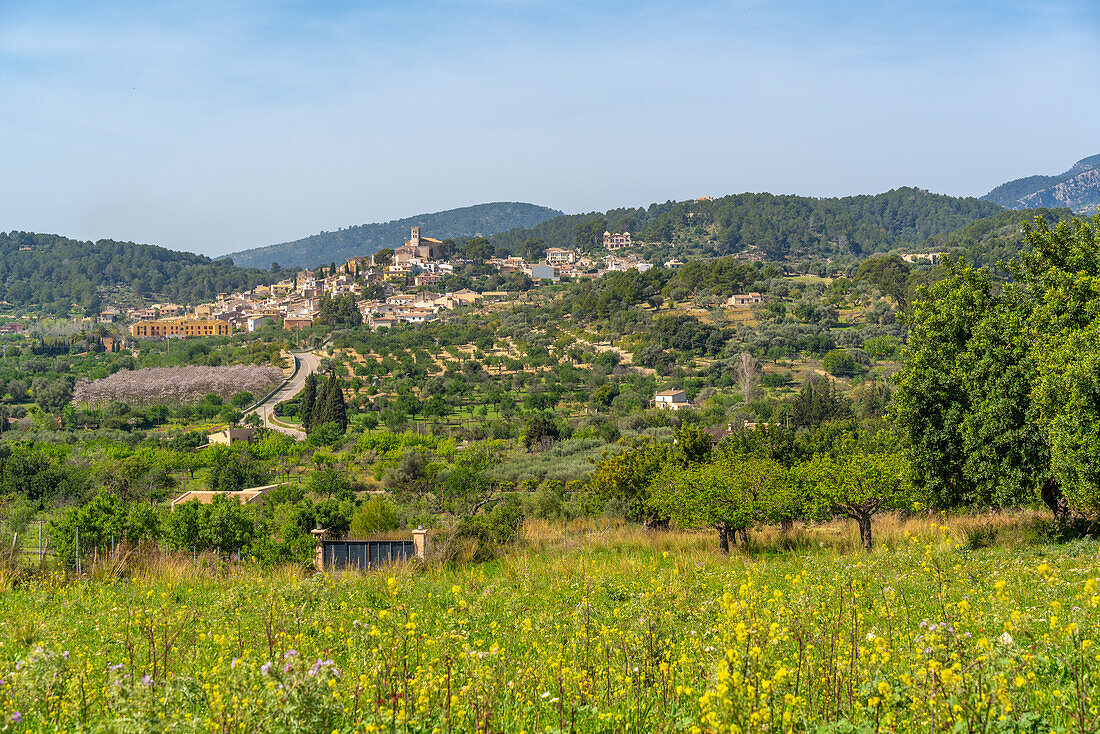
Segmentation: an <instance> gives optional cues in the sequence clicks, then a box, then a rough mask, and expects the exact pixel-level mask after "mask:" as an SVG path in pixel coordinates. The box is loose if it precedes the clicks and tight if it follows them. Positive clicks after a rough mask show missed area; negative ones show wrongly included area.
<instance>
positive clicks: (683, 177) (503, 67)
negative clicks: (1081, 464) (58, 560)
mask: <svg viewBox="0 0 1100 734" xmlns="http://www.w3.org/2000/svg"><path fill="white" fill-rule="evenodd" d="M1098 6H1100V4H1098V3H1095V2H1092V0H1066V1H1063V2H1041V1H1038V0H1036V1H1034V2H1013V0H1005V1H1004V2H996V3H995V2H984V1H982V2H969V3H967V2H942V1H940V0H929V1H926V2H920V3H918V2H890V1H889V0H878V1H877V2H843V1H839V2H808V1H797V2H796V1H788V2H784V1H781V0H759V1H756V2H704V1H700V2H692V1H690V0H684V1H682V2H597V1H596V0H591V1H590V2H571V1H568V0H567V1H564V2H550V1H545V2H544V1H542V0H465V1H463V0H455V1H452V2H429V1H427V0H408V1H406V2H334V3H320V2H289V1H288V2H232V1H229V0H226V1H220V2H203V1H202V0H196V1H194V2H181V3H157V2H149V1H142V2H110V1H106V2H96V3H87V2H48V1H46V2H43V1H41V0H36V1H34V2H20V1H18V0H0V143H2V148H0V150H3V153H2V154H0V162H2V166H0V170H2V175H0V230H11V229H25V230H34V231H45V232H57V233H60V234H65V235H68V236H73V237H79V238H87V239H96V238H99V237H111V238H115V239H126V240H133V241H138V242H149V243H154V244H161V245H165V246H167V247H172V248H175V249H185V250H192V251H196V252H203V253H207V254H221V253H225V252H230V251H234V250H239V249H244V248H247V247H253V246H259V245H264V244H271V243H273V242H281V241H286V240H290V239H295V238H297V237H300V236H304V235H307V234H312V233H314V232H317V231H320V230H332V229H336V228H339V227H343V226H348V225H353V224H361V223H364V222H372V221H384V220H388V219H394V218H398V217H404V216H409V215H413V214H416V213H421V212H429V211H437V210H440V209H447V208H451V207H455V206H464V205H468V204H475V203H480V202H485V201H495V200H509V201H530V202H534V203H539V204H544V205H547V206H552V207H555V208H559V209H563V210H565V211H568V212H577V211H590V210H595V209H600V210H603V209H607V208H609V207H615V206H634V205H643V206H644V205H648V204H649V203H651V202H654V201H664V200H666V199H683V198H688V197H695V196H700V195H703V194H710V195H722V194H728V193H737V192H742V191H771V192H774V193H796V194H806V195H814V196H839V195H845V194H852V193H873V192H879V191H884V190H887V189H889V188H892V187H896V186H904V185H914V186H921V187H923V188H928V189H931V190H933V191H938V192H943V193H949V194H958V195H964V194H973V195H980V194H983V193H985V192H986V191H988V190H989V189H990V188H992V187H993V186H995V185H996V184H998V183H1001V182H1003V181H1005V180H1008V179H1011V178H1016V177H1019V176H1024V175H1029V174H1032V173H1057V172H1060V171H1062V170H1065V169H1066V168H1068V167H1069V166H1070V164H1072V163H1073V162H1074V161H1076V160H1077V159H1079V158H1083V157H1085V156H1087V155H1092V154H1095V153H1100V132H1098V131H1100V125H1098V124H1097V120H1098V119H1100V97H1098V95H1097V94H1096V92H1095V89H1096V83H1097V80H1098V79H1100V44H1098V43H1097V41H1098V40H1100V10H1098V9H1097V7H1098Z"/></svg>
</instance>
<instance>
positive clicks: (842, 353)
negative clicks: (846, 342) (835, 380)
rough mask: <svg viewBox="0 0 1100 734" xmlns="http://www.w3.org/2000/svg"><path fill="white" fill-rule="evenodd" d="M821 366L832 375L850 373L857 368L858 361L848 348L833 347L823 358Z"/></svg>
mask: <svg viewBox="0 0 1100 734" xmlns="http://www.w3.org/2000/svg"><path fill="white" fill-rule="evenodd" d="M821 368H822V369H823V370H825V371H826V372H828V373H829V374H830V375H850V374H852V373H853V372H855V370H856V362H855V360H854V359H852V355H851V353H850V352H849V351H848V350H847V349H831V350H829V351H828V352H827V353H826V354H825V356H824V357H822V358H821Z"/></svg>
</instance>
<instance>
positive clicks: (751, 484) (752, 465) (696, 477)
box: [648, 453, 794, 552]
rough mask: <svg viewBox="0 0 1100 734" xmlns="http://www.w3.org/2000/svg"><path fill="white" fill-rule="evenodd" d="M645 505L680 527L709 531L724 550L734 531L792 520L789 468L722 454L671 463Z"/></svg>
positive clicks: (752, 457) (653, 485) (762, 459)
mask: <svg viewBox="0 0 1100 734" xmlns="http://www.w3.org/2000/svg"><path fill="white" fill-rule="evenodd" d="M648 504H649V506H650V507H651V508H653V509H654V510H655V511H656V512H658V513H660V514H661V515H662V516H663V517H667V518H669V519H670V520H672V521H673V522H674V523H676V524H677V525H679V526H680V527H684V528H701V527H713V528H716V529H717V530H718V533H719V544H720V547H721V548H722V550H724V551H727V552H728V551H729V539H730V536H732V535H733V534H734V532H735V531H742V534H743V535H744V534H745V531H746V530H747V528H749V527H751V526H752V525H754V524H756V523H759V522H779V521H782V520H790V519H791V518H792V517H793V509H794V503H793V502H792V501H791V497H790V491H789V485H788V480H787V470H786V469H785V468H784V467H783V466H782V465H781V464H779V463H778V462H775V461H772V460H771V459H764V458H759V457H755V456H740V455H737V454H732V453H724V454H721V455H719V456H717V457H716V458H715V459H714V460H713V461H708V462H705V463H701V464H694V465H688V466H686V467H680V466H676V465H669V466H668V467H666V468H665V470H664V471H662V472H661V474H660V475H658V476H657V477H656V478H655V479H654V481H653V483H652V484H651V486H650V497H649V499H648Z"/></svg>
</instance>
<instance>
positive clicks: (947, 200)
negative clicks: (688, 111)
mask: <svg viewBox="0 0 1100 734" xmlns="http://www.w3.org/2000/svg"><path fill="white" fill-rule="evenodd" d="M1001 211H1002V209H1001V208H1000V207H999V206H997V205H996V204H992V203H990V202H985V201H980V200H978V199H974V198H953V197H949V196H942V195H939V194H931V193H929V192H927V191H922V190H920V189H915V188H900V189H895V190H892V191H888V192H886V193H883V194H877V195H874V196H848V197H843V198H840V199H815V198H810V197H800V196H776V195H773V194H737V195H734V196H724V197H721V198H716V199H714V200H713V201H682V202H671V201H670V202H666V203H664V204H653V205H652V206H650V207H648V208H647V209H641V208H636V209H618V210H612V211H608V212H606V213H605V214H602V215H601V214H598V213H593V214H578V215H567V216H561V217H556V218H554V219H549V220H547V221H544V222H542V223H541V224H538V225H536V226H534V227H532V228H530V229H516V230H511V231H509V232H502V233H500V234H497V235H493V236H492V237H491V240H492V242H493V244H494V245H495V246H496V248H497V250H498V251H502V250H506V251H508V252H520V251H521V250H522V249H523V243H524V242H525V241H527V240H528V239H540V240H543V241H544V242H545V243H546V245H547V246H548V247H574V246H577V247H581V248H582V249H583V248H593V247H595V246H596V245H595V243H596V242H597V241H599V238H600V237H601V236H602V234H603V231H604V229H605V228H606V226H610V225H611V224H612V223H615V222H617V221H622V220H625V219H631V220H633V222H634V227H635V228H634V229H633V230H631V232H632V234H634V239H636V240H638V241H649V242H652V241H660V242H673V241H680V240H686V239H689V238H690V237H692V236H693V233H694V232H695V231H697V230H696V228H699V227H708V228H711V229H712V230H713V232H714V234H713V244H712V247H713V249H714V251H716V254H732V253H736V252H740V251H743V250H746V249H748V247H749V245H752V246H753V247H755V248H757V249H758V250H759V251H761V252H763V253H764V254H765V255H766V256H767V257H769V258H772V259H782V258H787V257H803V256H815V257H825V256H827V255H829V254H833V253H844V254H853V255H860V254H870V253H874V252H886V251H888V250H891V249H893V248H895V247H900V246H912V245H918V244H920V243H922V242H924V240H926V239H928V238H929V237H932V236H934V235H937V234H942V233H945V232H949V231H951V230H954V229H958V228H959V227H961V226H963V225H965V224H967V223H968V222H971V221H974V220H976V219H980V218H982V217H991V216H995V215H996V214H998V213H999V212H1001Z"/></svg>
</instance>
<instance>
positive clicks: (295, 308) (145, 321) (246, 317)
mask: <svg viewBox="0 0 1100 734" xmlns="http://www.w3.org/2000/svg"><path fill="white" fill-rule="evenodd" d="M636 244H637V243H635V242H633V241H632V240H631V237H630V233H629V232H623V233H616V234H612V233H610V232H605V233H604V247H605V248H606V249H607V250H608V251H609V254H607V255H605V256H603V257H597V256H589V255H586V254H584V253H581V252H578V251H577V250H569V249H564V248H559V247H551V248H549V249H548V250H546V257H545V259H544V260H542V261H541V262H534V263H532V262H528V261H526V260H524V259H523V258H521V257H507V258H492V259H490V260H488V261H487V263H488V264H489V265H491V266H493V267H495V268H496V269H497V271H499V272H500V273H501V274H505V275H506V274H510V273H516V272H521V273H524V274H525V275H527V276H528V277H530V278H531V279H533V280H535V281H543V280H549V281H558V280H560V279H561V278H562V277H571V278H596V277H600V276H601V275H603V274H604V273H609V272H621V271H627V270H637V271H639V272H645V271H647V270H649V269H650V268H652V267H653V265H652V263H649V262H647V261H645V260H644V259H642V258H640V257H638V256H637V255H626V256H621V255H616V254H611V253H612V252H614V251H617V250H621V249H623V248H627V247H633V246H635V245H636ZM442 246H443V242H442V241H441V240H437V239H433V238H431V237H426V236H424V235H422V234H421V232H420V227H413V228H412V232H411V236H410V238H409V239H408V240H406V242H405V244H404V245H402V246H401V247H398V248H396V249H395V250H394V251H393V255H392V257H388V258H385V259H383V258H381V257H380V256H377V255H370V256H364V257H353V258H348V259H347V260H346V261H345V262H344V264H343V265H341V266H338V267H336V268H335V271H334V272H330V273H325V274H324V277H321V274H320V273H315V272H313V271H310V270H301V271H298V272H297V273H295V275H294V277H292V278H288V279H286V280H283V281H280V282H278V283H275V284H273V285H270V286H267V285H262V286H258V287H256V288H253V289H252V290H250V291H246V292H243V293H234V294H231V295H230V294H224V295H221V296H219V297H218V299H217V300H216V301H214V302H213V303H204V304H200V305H198V306H195V307H193V308H189V307H186V306H182V305H179V304H175V303H160V304H156V305H153V306H150V307H147V308H141V309H131V310H129V311H127V312H125V313H122V312H120V311H119V310H118V309H114V308H109V309H105V310H104V311H103V312H102V313H101V314H100V315H99V318H98V319H97V320H98V321H99V322H101V323H111V322H115V321H122V320H125V321H128V322H130V323H131V327H130V331H131V334H132V335H133V336H134V337H138V338H149V337H159V338H169V337H188V336H210V335H214V336H217V335H223V334H229V333H232V332H233V331H256V330H258V329H262V328H264V327H267V326H271V325H277V326H281V327H282V328H284V329H300V328H304V327H307V326H309V325H311V324H313V323H314V321H316V319H317V317H318V315H319V312H320V304H321V299H322V297H324V296H325V295H328V296H331V297H335V296H343V295H347V294H350V295H351V296H353V297H354V298H356V302H357V305H358V306H359V309H360V311H361V313H362V315H363V319H364V321H365V322H367V323H369V324H370V325H371V326H373V327H375V328H378V327H391V326H395V325H397V324H401V323H410V324H421V323H426V322H429V321H432V320H435V319H436V318H438V314H439V313H440V312H441V311H445V310H450V309H454V308H459V307H461V306H471V305H474V304H477V303H479V302H481V301H500V300H505V299H507V298H508V294H507V293H505V292H500V291H497V292H487V293H480V294H479V293H475V292H474V291H471V290H461V291H455V292H439V293H437V292H433V291H430V290H420V291H419V292H416V293H403V292H401V291H399V290H397V286H398V285H399V284H408V283H411V285H412V287H413V288H418V289H423V288H430V287H431V286H432V285H434V284H436V283H439V282H441V281H443V279H444V278H446V277H447V276H449V275H453V274H454V272H455V267H456V266H461V265H463V264H464V261H460V260H455V261H444V260H442V259H441V257H442ZM682 264H683V263H681V262H679V261H678V260H670V261H669V262H667V263H666V264H665V265H666V267H677V266H680V265H682ZM364 284H375V285H381V286H382V287H381V294H382V297H381V298H376V299H373V300H368V299H366V298H364V295H363V288H364ZM372 291H374V292H377V291H378V289H377V288H372Z"/></svg>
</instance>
